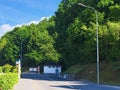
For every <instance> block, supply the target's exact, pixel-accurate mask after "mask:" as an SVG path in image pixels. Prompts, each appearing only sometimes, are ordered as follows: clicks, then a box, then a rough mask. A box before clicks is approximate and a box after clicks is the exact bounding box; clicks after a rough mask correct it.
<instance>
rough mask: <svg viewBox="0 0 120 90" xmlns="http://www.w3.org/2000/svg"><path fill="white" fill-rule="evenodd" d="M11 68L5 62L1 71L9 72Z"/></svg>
mask: <svg viewBox="0 0 120 90" xmlns="http://www.w3.org/2000/svg"><path fill="white" fill-rule="evenodd" d="M11 68H12V66H11V65H9V64H5V65H4V66H3V72H4V73H9V72H11Z"/></svg>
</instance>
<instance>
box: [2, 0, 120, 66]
mask: <svg viewBox="0 0 120 90" xmlns="http://www.w3.org/2000/svg"><path fill="white" fill-rule="evenodd" d="M78 3H83V4H85V5H87V6H91V7H93V8H95V10H96V11H97V14H98V23H99V30H98V33H99V34H98V35H99V55H100V61H110V62H118V61H119V60H120V46H119V45H120V2H119V0H62V1H61V3H60V4H59V7H58V10H57V11H56V12H55V15H54V16H52V17H51V18H49V19H44V20H42V21H41V22H39V24H37V25H35V24H31V25H23V26H22V27H16V28H14V30H13V31H11V32H8V33H7V34H5V35H4V36H3V37H2V38H1V39H0V64H1V65H2V64H5V63H11V64H14V63H15V60H16V59H19V58H20V47H21V43H22V49H23V65H24V66H33V65H37V64H40V63H43V62H47V61H51V60H52V61H55V62H59V63H61V64H63V65H65V66H70V65H74V64H77V63H81V64H87V63H94V62H96V14H95V13H94V11H93V10H91V9H90V8H85V7H82V6H80V5H78Z"/></svg>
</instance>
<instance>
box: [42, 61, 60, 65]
mask: <svg viewBox="0 0 120 90" xmlns="http://www.w3.org/2000/svg"><path fill="white" fill-rule="evenodd" d="M44 66H61V65H59V64H58V63H57V62H52V61H50V62H47V63H45V64H44Z"/></svg>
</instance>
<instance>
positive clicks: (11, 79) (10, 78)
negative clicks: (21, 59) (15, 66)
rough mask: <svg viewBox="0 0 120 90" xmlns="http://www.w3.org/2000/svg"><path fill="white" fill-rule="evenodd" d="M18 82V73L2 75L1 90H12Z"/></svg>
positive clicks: (0, 79)
mask: <svg viewBox="0 0 120 90" xmlns="http://www.w3.org/2000/svg"><path fill="white" fill-rule="evenodd" d="M17 82H18V75H17V73H6V74H2V75H0V90H11V89H13V87H14V85H15V84H16V83H17Z"/></svg>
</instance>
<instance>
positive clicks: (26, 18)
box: [0, 0, 62, 37]
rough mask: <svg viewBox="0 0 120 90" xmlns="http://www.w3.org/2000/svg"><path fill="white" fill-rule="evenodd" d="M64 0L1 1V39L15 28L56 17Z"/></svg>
mask: <svg viewBox="0 0 120 90" xmlns="http://www.w3.org/2000/svg"><path fill="white" fill-rule="evenodd" d="M61 1H62V0H0V37H1V36H2V35H3V34H4V33H6V32H7V31H10V30H12V29H13V28H14V27H15V26H20V25H23V24H28V23H31V22H35V23H37V22H38V21H40V20H41V19H42V18H43V17H50V16H52V15H54V12H55V11H56V10H57V8H58V5H59V4H60V2H61Z"/></svg>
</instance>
